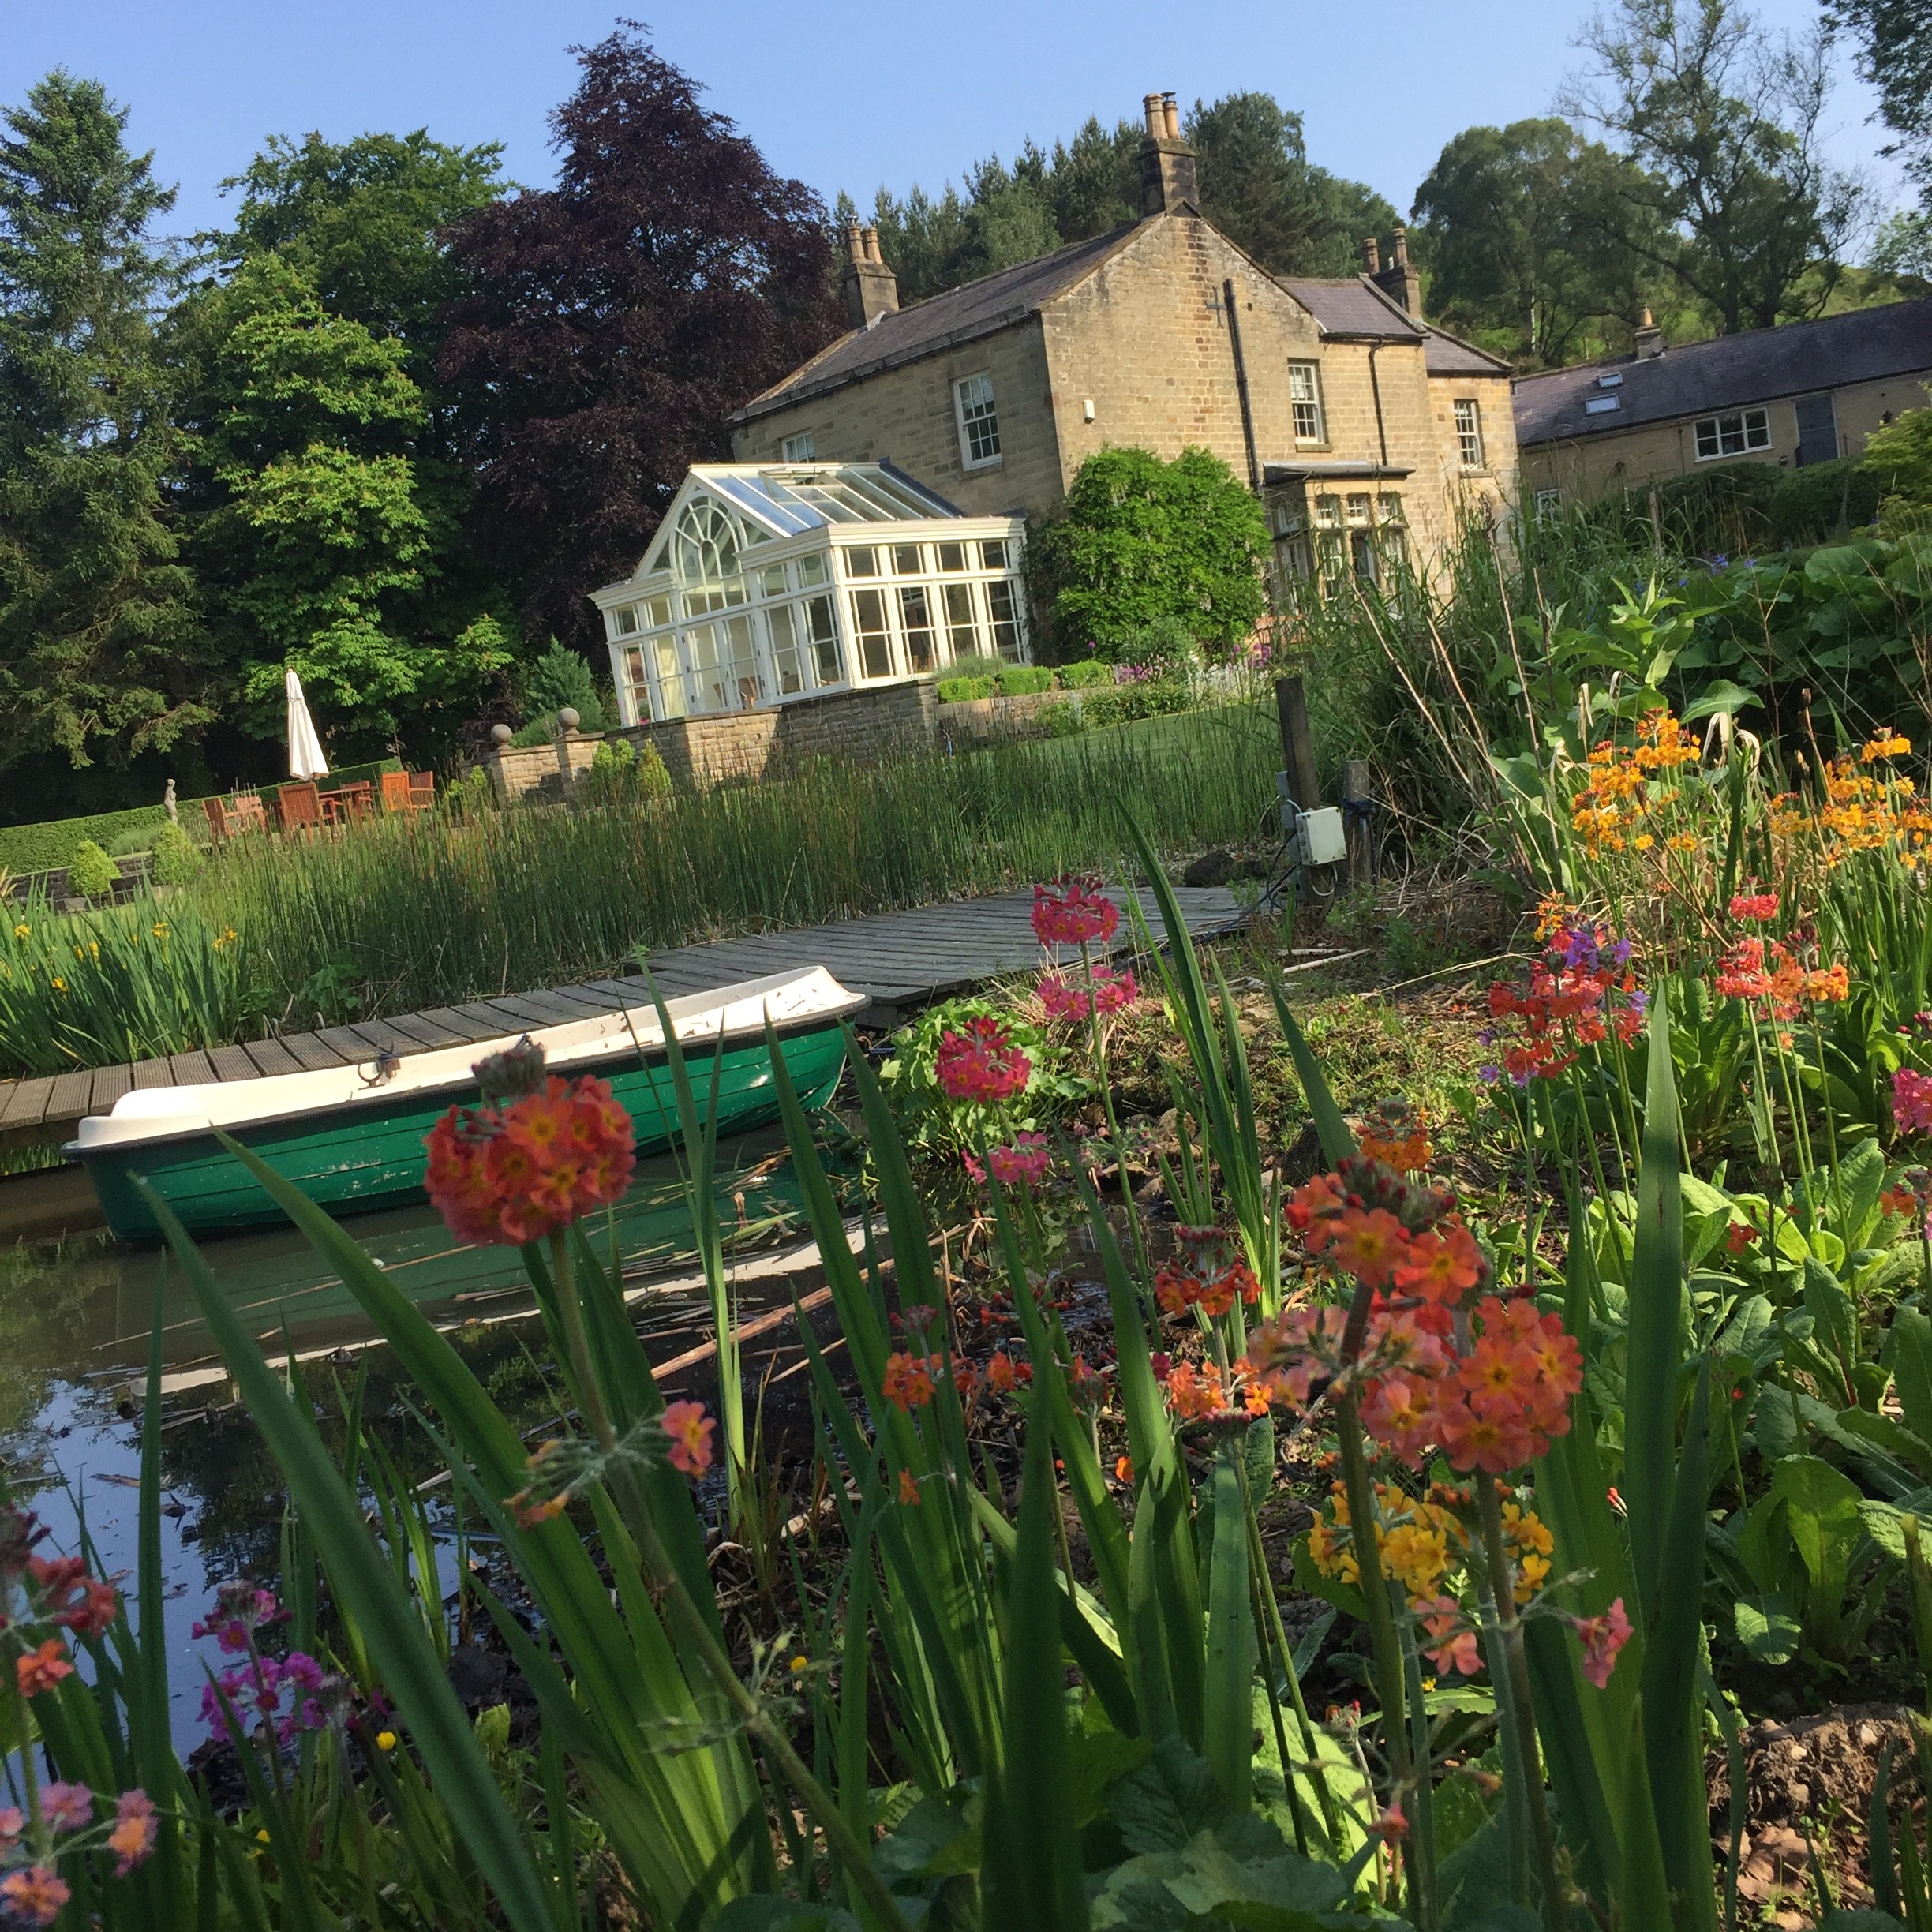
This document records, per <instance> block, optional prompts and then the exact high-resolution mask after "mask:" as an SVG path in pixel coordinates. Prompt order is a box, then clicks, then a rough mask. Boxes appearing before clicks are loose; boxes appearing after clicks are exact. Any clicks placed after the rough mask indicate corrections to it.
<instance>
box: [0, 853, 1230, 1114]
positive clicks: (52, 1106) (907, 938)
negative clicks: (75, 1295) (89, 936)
mask: <svg viewBox="0 0 1932 1932" xmlns="http://www.w3.org/2000/svg"><path fill="white" fill-rule="evenodd" d="M1176 896H1177V897H1178V899H1179V900H1180V902H1181V910H1182V912H1184V913H1185V915H1186V918H1187V922H1188V925H1189V929H1190V930H1193V931H1194V932H1196V933H1202V932H1211V931H1214V930H1218V929H1219V928H1222V927H1227V926H1230V925H1232V924H1233V923H1235V921H1237V919H1239V918H1240V916H1241V908H1240V907H1239V906H1238V905H1237V904H1236V902H1235V900H1234V897H1233V895H1232V894H1230V893H1227V892H1226V891H1224V890H1222V889H1219V888H1218V887H1217V888H1211V889H1210V888H1189V887H1185V886H1182V887H1178V888H1177V889H1176ZM1114 897H1115V898H1116V899H1117V900H1119V901H1120V902H1121V904H1122V905H1123V906H1124V905H1125V897H1124V895H1122V894H1120V893H1116V894H1115V895H1114ZM1140 899H1141V904H1142V905H1143V906H1144V908H1145V910H1146V912H1147V915H1148V920H1149V923H1151V924H1153V925H1154V926H1155V928H1156V930H1158V927H1159V915H1157V914H1156V913H1155V909H1154V905H1153V895H1152V894H1151V893H1142V894H1141V895H1140ZM1032 903H1033V901H1032V894H1031V893H1001V894H999V895H998V896H997V897H992V898H986V899H962V900H953V901H950V902H949V903H947V904H942V905H929V906H921V907H919V908H916V909H915V911H912V912H883V913H878V914H875V915H873V916H872V917H871V918H867V919H840V920H837V921H835V922H834V923H832V924H830V925H826V926H807V927H800V928H798V929H797V930H792V931H789V932H775V933H755V934H749V935H747V937H745V938H740V939H724V940H719V941H717V942H713V943H712V944H710V945H689V946H679V947H676V948H675V949H672V950H671V951H668V952H665V953H653V954H652V956H651V959H650V970H651V973H652V975H653V978H655V979H656V980H657V983H658V985H659V986H660V987H661V988H662V989H663V990H664V993H665V995H666V997H667V998H672V997H675V996H676V995H677V994H680V993H698V992H702V991H705V990H707V989H709V988H710V987H720V986H727V985H729V984H730V983H732V982H733V981H734V980H739V979H758V978H759V977H761V976H762V975H765V974H766V973H776V972H787V971H788V970H790V969H792V968H797V967H807V966H823V967H825V968H826V969H827V970H828V971H829V972H830V973H831V974H832V975H833V978H834V979H838V980H840V981H841V982H842V983H844V985H846V986H848V987H851V988H852V990H853V991H854V992H855V993H863V994H865V995H866V996H867V998H868V999H869V1000H870V1002H871V1005H870V1006H869V1007H868V1008H867V1010H866V1012H865V1013H863V1014H862V1015H861V1016H860V1017H861V1019H862V1020H864V1021H865V1022H867V1024H876V1025H892V1024H897V1020H899V1018H900V1016H901V1015H903V1014H904V1013H907V1012H909V1011H912V1010H914V1009H917V1008H919V1007H920V1006H923V1005H929V1004H930V1002H933V1001H934V1000H938V999H943V998H946V997H948V996H949V994H953V993H957V992H959V991H960V990H963V989H964V988H966V987H972V986H976V985H978V984H979V983H982V982H983V981H985V980H988V979H998V978H999V977H1000V976H1001V975H1003V974H1008V973H1017V972H1024V971H1026V970H1027V969H1028V968H1030V967H1033V966H1036V965H1038V964H1039V960H1040V957H1041V955H1040V948H1039V942H1038V940H1036V939H1035V938H1034V935H1033V928H1032V920H1031V916H1030V915H1031V913H1032ZM1131 943H1132V938H1131V934H1130V932H1129V925H1128V923H1127V922H1125V921H1123V922H1122V923H1121V930H1120V932H1119V934H1118V936H1117V938H1116V941H1115V945H1116V947H1117V948H1118V947H1121V946H1125V945H1131ZM649 998H650V992H649V990H648V989H647V987H646V984H645V982H644V979H643V978H642V975H631V976H629V977H627V978H623V979H593V980H590V981H588V982H586V983H584V984H582V985H578V986H560V987H545V988H543V989H542V990H540V991H538V992H534V993H516V994H507V995H505V996H504V997H503V998H497V999H487V1000H472V1001H470V1002H466V1004H464V1005H460V1006H436V1007H432V1008H431V1009H429V1011H428V1012H426V1013H402V1014H400V1015H398V1016H396V1017H393V1018H387V1019H380V1020H362V1021H361V1022H359V1023H358V1024H356V1025H354V1026H343V1027H325V1028H323V1029H322V1031H321V1032H316V1033H285V1034H283V1035H280V1036H279V1037H278V1038H276V1039H263V1040H250V1041H249V1043H247V1044H246V1045H245V1046H241V1047H215V1048H214V1049H212V1050H211V1051H209V1052H207V1053H189V1054H175V1055H174V1056H173V1057H172V1058H170V1059H166V1060H143V1061H137V1062H136V1063H135V1064H134V1065H131V1066H110V1067H89V1068H83V1069H80V1070H79V1071H77V1072H75V1073H58V1074H53V1075H50V1076H47V1077H44V1078H42V1079H39V1080H8V1081H0V1145H13V1144H19V1143H21V1142H26V1141H39V1140H51V1139H53V1138H54V1137H55V1136H65V1135H66V1134H67V1133H71V1132H72V1130H73V1127H74V1125H75V1124H76V1123H77V1121H79V1120H80V1118H81V1117H82V1116H83V1115H84V1114H105V1113H107V1112H108V1111H109V1110H110V1109H111V1108H112V1107H113V1106H114V1103H115V1101H117V1100H118V1099H120V1097H121V1096H122V1095H123V1094H124V1093H125V1092H127V1091H129V1089H130V1088H136V1087H170V1086H197V1085H199V1084H200V1083H202V1082H203V1081H204V1080H253V1079H255V1078H256V1077H257V1076H260V1075H262V1074H265V1073H301V1072H302V1071H303V1070H304V1069H307V1068H311V1067H329V1066H343V1065H355V1064H358V1062H360V1061H365V1060H369V1059H371V1058H373V1057H374V1056H375V1055H376V1054H377V1053H379V1052H383V1051H389V1052H394V1053H399V1054H405V1055H406V1054H412V1053H422V1052H425V1051H426V1050H429V1048H432V1047H459V1046H462V1045H464V1044H465V1043H469V1042H471V1041H476V1040H485V1039H500V1037H501V1036H502V1035H504V1034H506V1033H519V1032H523V1031H524V1030H525V1029H526V1028H534V1027H543V1026H554V1025H556V1024H557V1023H558V1022H559V1021H560V1020H582V1019H584V1018H586V1017H587V1016H588V1015H590V1014H591V1013H601V1012H608V1011H610V1010H612V1009H615V1008H618V1007H622V1006H633V1005H638V1004H640V1003H641V1002H646V1001H648V999H649Z"/></svg>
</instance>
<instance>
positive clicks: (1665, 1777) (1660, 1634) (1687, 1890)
mask: <svg viewBox="0 0 1932 1932" xmlns="http://www.w3.org/2000/svg"><path fill="white" fill-rule="evenodd" d="M1709 1421H1710V1365H1709V1363H1708V1362H1705V1363H1702V1364H1701V1365H1699V1368H1698V1379H1697V1388H1696V1391H1695V1392H1694V1395H1693V1396H1692V1398H1691V1402H1690V1423H1689V1425H1688V1426H1687V1428H1686V1429H1685V1431H1684V1440H1683V1457H1682V1459H1681V1461H1680V1462H1679V1465H1678V1467H1677V1470H1676V1481H1675V1484H1674V1486H1673V1490H1672V1499H1671V1511H1670V1516H1669V1520H1668V1522H1667V1524H1666V1525H1665V1528H1664V1547H1663V1549H1662V1551H1661V1552H1660V1555H1661V1576H1660V1577H1659V1578H1658V1582H1657V1590H1656V1594H1655V1597H1654V1598H1653V1613H1652V1614H1651V1616H1649V1619H1648V1624H1649V1627H1648V1629H1647V1630H1646V1632H1645V1642H1644V1658H1643V1677H1642V1684H1643V1710H1644V1730H1645V1744H1646V1750H1647V1752H1648V1754H1649V1755H1648V1762H1647V1765H1646V1769H1647V1771H1648V1774H1649V1784H1650V1788H1651V1793H1652V1795H1653V1799H1654V1800H1655V1802H1656V1806H1657V1841H1658V1843H1659V1844H1661V1846H1662V1847H1663V1852H1664V1871H1665V1873H1666V1874H1667V1875H1668V1878H1669V1880H1670V1885H1671V1889H1672V1894H1673V1895H1674V1896H1675V1897H1676V1900H1677V1901H1678V1912H1679V1916H1678V1918H1677V1919H1676V1921H1675V1922H1674V1923H1676V1924H1677V1925H1678V1926H1679V1928H1680V1932H1711V1928H1713V1926H1714V1925H1715V1923H1716V1919H1715V1912H1716V1908H1715V1905H1714V1904H1713V1899H1712V1893H1711V1885H1710V1820H1709V1810H1708V1808H1707V1806H1706V1803H1705V1786H1704V1767H1703V1758H1702V1726H1701V1724H1700V1723H1699V1718H1700V1717H1701V1714H1702V1689H1701V1687H1700V1686H1699V1684H1698V1658H1699V1657H1700V1656H1701V1655H1702V1649H1703V1631H1702V1607H1703V1601H1704V1540H1705V1523H1706V1518H1705V1500H1706V1497H1707V1496H1708V1493H1709V1490H1708V1484H1709V1473H1708V1472H1709V1436H1710V1428H1709ZM1624 1854H1625V1857H1626V1859H1629V1858H1630V1857H1631V1846H1630V1843H1629V1840H1628V1839H1627V1838H1626V1840H1625V1843H1624Z"/></svg>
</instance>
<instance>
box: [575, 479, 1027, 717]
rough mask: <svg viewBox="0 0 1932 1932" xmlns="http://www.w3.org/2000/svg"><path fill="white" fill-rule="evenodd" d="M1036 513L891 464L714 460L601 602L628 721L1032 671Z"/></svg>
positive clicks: (596, 596)
mask: <svg viewBox="0 0 1932 1932" xmlns="http://www.w3.org/2000/svg"><path fill="white" fill-rule="evenodd" d="M1025 529H1026V522H1025V519H1024V518H1023V517H1018V516H992V517H969V516H963V515H960V512H959V511H957V510H955V509H954V508H953V506H952V505H951V504H949V503H947V502H946V501H945V500H944V499H943V498H942V497H939V496H934V494H933V492H931V491H930V490H929V489H927V488H926V487H925V486H924V485H923V484H920V483H919V482H916V481H915V480H914V479H913V478H912V477H909V476H908V475H907V474H905V472H904V470H897V469H895V468H894V467H893V465H892V464H891V463H889V462H864V463H803V464H790V465H775V466H767V465H762V464H758V463H703V464H699V465H698V466H695V467H694V468H693V469H692V470H691V471H690V472H689V473H688V474H687V475H686V477H685V478H684V481H683V484H682V485H680V488H679V490H678V493H677V495H676V497H674V498H673V499H672V504H671V507H670V509H669V510H668V511H667V512H666V514H665V519H664V522H662V523H661V524H660V525H659V526H658V529H657V534H656V535H655V536H654V537H653V538H652V539H651V545H650V549H648V550H647V551H646V552H645V553H644V560H643V561H642V563H641V564H639V565H638V568H637V571H636V572H635V575H633V576H631V578H629V579H628V580H627V581H626V582H623V583H614V584H607V585H606V586H605V587H604V588H603V589H602V590H597V591H593V593H591V601H593V603H594V604H596V605H597V608H599V609H600V610H601V611H602V612H603V613H604V628H605V636H606V637H607V638H608V641H609V646H610V654H611V670H612V676H614V678H615V679H616V685H617V702H618V710H619V712H620V715H621V717H622V719H623V723H625V724H626V725H642V724H650V723H651V722H653V721H657V722H662V721H664V720H665V719H668V718H677V717H694V716H698V715H701V714H702V713H707V712H720V711H743V710H751V709H752V708H753V707H754V706H759V705H771V704H784V703H787V702H792V701H795V700H796V699H799V698H808V697H811V696H814V695H817V694H818V693H820V692H825V691H847V690H852V689H855V688H860V687H864V686H867V685H869V684H877V683H885V682H887V681H889V680H893V679H904V678H912V677H917V676H920V675H921V674H923V673H924V672H932V671H936V670H938V669H939V668H941V667H942V665H947V664H949V663H951V662H953V660H955V659H956V658H960V657H1003V658H1005V660H1006V661H1008V662H1009V663H1011V664H1023V663H1024V662H1026V661H1027V657H1028V650H1027V637H1026V625H1025V619H1024V608H1023V598H1022V595H1021V590H1020V548H1021V545H1022V543H1023V541H1024V533H1025Z"/></svg>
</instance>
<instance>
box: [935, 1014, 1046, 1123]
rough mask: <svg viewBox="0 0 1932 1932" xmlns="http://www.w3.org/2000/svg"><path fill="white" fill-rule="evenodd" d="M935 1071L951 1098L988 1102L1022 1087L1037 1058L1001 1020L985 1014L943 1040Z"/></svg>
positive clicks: (947, 1096)
mask: <svg viewBox="0 0 1932 1932" xmlns="http://www.w3.org/2000/svg"><path fill="white" fill-rule="evenodd" d="M933 1071H934V1076H935V1077H936V1078H937V1079H938V1082H939V1085H940V1088H941V1089H942V1091H944V1093H945V1096H946V1098H947V1099H949V1100H965V1101H970V1102H972V1103H974V1104H975V1105H978V1106H988V1105H990V1104H991V1103H994V1101H998V1100H1004V1099H1007V1098H1008V1097H1009V1095H1013V1094H1017V1093H1019V1092H1020V1091H1023V1090H1024V1088H1025V1086H1026V1084H1027V1082H1028V1080H1030V1079H1032V1076H1033V1062H1032V1061H1031V1060H1030V1059H1028V1058H1027V1056H1026V1055H1025V1054H1024V1053H1022V1052H1021V1051H1020V1049H1019V1048H1018V1047H1017V1046H1015V1045H1014V1044H1013V1036H1012V1035H1010V1034H1009V1032H1007V1031H1006V1029H1005V1028H1004V1027H1003V1026H1002V1025H1001V1024H1000V1023H999V1022H998V1020H995V1019H994V1018H992V1017H990V1015H987V1014H981V1015H980V1016H979V1017H977V1018H975V1019H972V1020H968V1021H967V1022H966V1023H965V1024H964V1026H963V1027H962V1028H960V1030H959V1031H958V1032H948V1033H946V1035H945V1036H944V1037H943V1038H942V1039H941V1040H940V1042H939V1051H938V1054H937V1055H936V1057H935V1059H934V1069H933Z"/></svg>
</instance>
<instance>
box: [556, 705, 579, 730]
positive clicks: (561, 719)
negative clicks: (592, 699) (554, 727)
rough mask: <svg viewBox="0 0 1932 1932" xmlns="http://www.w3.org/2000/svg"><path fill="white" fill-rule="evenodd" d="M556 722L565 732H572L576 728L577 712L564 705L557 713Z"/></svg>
mask: <svg viewBox="0 0 1932 1932" xmlns="http://www.w3.org/2000/svg"><path fill="white" fill-rule="evenodd" d="M557 722H558V723H559V724H560V725H562V726H563V727H564V729H565V730H566V731H567V732H574V731H575V729H576V728H577V713H575V711H574V710H571V707H570V706H568V705H566V706H564V709H563V710H561V711H560V712H559V713H557Z"/></svg>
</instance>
